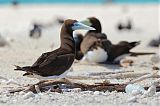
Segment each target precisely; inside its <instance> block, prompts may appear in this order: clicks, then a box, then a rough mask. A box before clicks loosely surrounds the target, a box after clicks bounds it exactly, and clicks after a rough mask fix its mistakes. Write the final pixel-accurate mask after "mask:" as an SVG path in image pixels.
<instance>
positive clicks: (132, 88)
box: [125, 84, 145, 95]
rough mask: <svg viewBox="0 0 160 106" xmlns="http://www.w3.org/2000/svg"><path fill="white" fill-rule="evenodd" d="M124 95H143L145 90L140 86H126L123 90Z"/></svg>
mask: <svg viewBox="0 0 160 106" xmlns="http://www.w3.org/2000/svg"><path fill="white" fill-rule="evenodd" d="M125 92H126V93H130V94H132V95H138V94H144V92H145V89H144V87H142V86H141V85H137V84H128V85H127V86H126V88H125Z"/></svg>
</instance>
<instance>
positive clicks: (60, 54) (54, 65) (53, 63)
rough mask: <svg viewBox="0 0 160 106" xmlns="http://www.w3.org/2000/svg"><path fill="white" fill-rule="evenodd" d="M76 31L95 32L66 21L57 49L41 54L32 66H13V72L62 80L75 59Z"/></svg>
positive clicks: (72, 21)
mask: <svg viewBox="0 0 160 106" xmlns="http://www.w3.org/2000/svg"><path fill="white" fill-rule="evenodd" d="M78 29H83V30H95V29H94V28H92V27H89V26H87V25H85V24H82V23H80V22H78V21H77V20H72V19H67V20H65V21H64V23H63V25H62V28H61V32H60V39H61V44H60V47H59V48H58V49H56V50H53V51H51V52H46V53H43V54H42V55H41V56H40V57H39V58H38V59H37V61H36V62H35V63H34V64H33V65H32V66H24V67H20V66H17V65H15V67H16V68H15V69H14V70H19V71H25V72H26V73H25V74H23V76H28V77H32V78H37V79H39V80H47V79H54V78H64V77H65V75H66V74H67V73H68V71H69V68H70V67H71V66H72V64H73V61H74V59H75V41H74V39H73V31H75V30H78Z"/></svg>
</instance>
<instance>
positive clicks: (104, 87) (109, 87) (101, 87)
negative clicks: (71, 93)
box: [10, 80, 160, 93]
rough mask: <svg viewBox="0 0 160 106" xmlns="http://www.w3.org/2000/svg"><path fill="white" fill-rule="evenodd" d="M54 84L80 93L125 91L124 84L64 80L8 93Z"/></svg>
mask: <svg viewBox="0 0 160 106" xmlns="http://www.w3.org/2000/svg"><path fill="white" fill-rule="evenodd" d="M55 84H67V85H70V86H72V88H81V89H82V91H87V90H89V91H115V90H116V91H117V92H124V91H125V87H126V84H109V83H106V82H104V83H99V84H97V85H96V84H94V85H89V84H84V83H74V82H70V81H65V80H58V81H46V82H43V83H37V84H35V85H32V86H29V87H27V88H21V89H16V90H12V91H11V92H10V93H15V92H20V91H24V92H28V91H32V92H35V93H37V92H36V89H35V86H36V85H38V87H39V89H40V90H41V91H43V92H44V91H46V90H45V89H44V87H47V86H52V85H55ZM145 89H148V87H145ZM157 91H160V86H158V87H157Z"/></svg>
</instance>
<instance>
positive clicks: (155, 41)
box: [148, 34, 160, 47]
mask: <svg viewBox="0 0 160 106" xmlns="http://www.w3.org/2000/svg"><path fill="white" fill-rule="evenodd" d="M148 45H149V46H151V47H159V45H160V34H159V36H158V37H157V38H155V39H152V40H151V41H150V42H149V43H148Z"/></svg>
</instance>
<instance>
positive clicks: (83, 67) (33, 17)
mask: <svg viewBox="0 0 160 106" xmlns="http://www.w3.org/2000/svg"><path fill="white" fill-rule="evenodd" d="M90 16H95V17H97V18H99V19H100V21H101V23H102V30H103V32H105V33H106V34H107V37H108V39H110V40H111V41H113V43H117V42H119V41H121V40H127V41H139V40H140V41H141V44H140V45H139V46H137V47H136V48H134V49H133V50H132V51H139V52H156V53H158V48H151V47H148V46H147V44H148V42H149V41H150V40H151V39H152V38H156V37H157V36H158V35H159V34H160V32H159V30H160V27H159V25H160V21H159V20H160V6H159V5H158V4H157V5H156V4H155V5H112V4H111V5H20V6H19V7H16V8H14V7H12V6H0V33H1V35H2V36H3V37H5V38H10V39H13V41H12V42H11V41H10V42H9V45H8V46H6V47H2V48H0V76H2V77H5V78H7V79H13V80H14V81H17V83H19V84H21V85H27V84H34V83H37V82H38V80H37V79H32V78H28V77H23V76H22V75H23V73H24V72H18V71H14V65H20V66H26V65H32V64H33V63H34V62H35V60H36V59H37V58H38V57H39V56H40V55H41V54H42V53H44V52H47V51H51V50H54V49H56V48H58V47H59V44H60V39H59V33H60V28H61V25H58V24H56V23H55V25H53V26H52V27H50V28H46V29H44V30H43V32H42V37H41V38H40V39H31V38H29V30H30V29H31V27H32V23H33V22H41V23H48V22H50V21H52V20H55V19H56V18H57V17H64V18H70V19H77V20H83V19H86V18H87V17H90ZM128 18H130V19H132V20H133V25H134V28H133V30H132V31H122V32H120V31H118V30H117V29H116V25H117V23H118V22H119V21H122V22H125V20H127V19H128ZM78 32H82V31H78ZM52 45H53V47H51V46H52ZM151 57H152V55H150V56H139V57H128V58H131V59H133V60H134V63H133V66H129V67H127V68H124V67H119V66H114V65H105V66H100V65H91V64H80V63H74V64H73V65H72V68H73V71H71V72H69V73H68V76H74V77H76V76H77V77H79V76H83V77H87V76H88V75H89V74H90V73H100V72H115V71H117V70H118V71H121V70H127V71H130V70H133V71H134V72H135V73H152V72H153V70H152V67H153V65H152V62H151ZM155 65H156V66H158V67H160V63H157V64H155ZM97 77H99V78H97V79H96V80H92V79H88V80H86V79H84V80H75V81H80V82H84V83H88V84H92V83H95V82H102V81H104V80H109V81H110V82H111V83H123V82H127V81H129V80H131V79H133V78H126V79H117V78H107V76H105V77H106V78H102V76H97ZM103 77H104V76H103ZM154 80H156V79H155V78H149V79H146V80H144V81H141V82H138V84H140V85H142V86H150V85H151V83H152V82H153V81H154ZM5 87H7V88H6V89H5ZM8 87H17V86H15V85H13V84H9V85H7V84H5V83H4V82H3V80H1V79H0V106H3V105H4V106H5V105H13V106H14V105H15V106H22V105H23V106H25V105H26V106H29V105H30V106H32V105H33V106H38V105H40V106H51V105H55V106H75V105H78V106H158V105H159V104H160V94H157V95H154V96H152V97H146V98H139V99H137V101H136V102H128V98H130V97H132V96H131V95H130V94H127V93H121V92H116V91H114V92H98V93H95V92H92V91H82V92H64V93H56V92H46V93H41V94H33V95H32V97H29V98H25V97H24V95H25V94H19V93H16V94H8V93H7V92H5V91H6V90H7V89H8Z"/></svg>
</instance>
